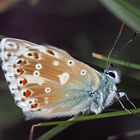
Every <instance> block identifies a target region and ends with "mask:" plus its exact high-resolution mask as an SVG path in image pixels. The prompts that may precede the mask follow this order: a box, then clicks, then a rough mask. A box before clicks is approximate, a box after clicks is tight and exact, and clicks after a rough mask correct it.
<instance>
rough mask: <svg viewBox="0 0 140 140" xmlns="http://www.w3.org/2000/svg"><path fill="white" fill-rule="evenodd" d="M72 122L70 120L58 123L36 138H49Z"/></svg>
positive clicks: (43, 139)
mask: <svg viewBox="0 0 140 140" xmlns="http://www.w3.org/2000/svg"><path fill="white" fill-rule="evenodd" d="M72 124H73V123H70V122H69V123H66V124H59V125H57V126H56V127H54V128H52V129H51V130H49V131H48V132H46V133H45V134H43V135H42V136H41V137H40V138H38V140H50V139H51V138H53V137H54V136H56V135H57V134H59V133H60V132H62V131H63V130H65V129H67V128H68V127H70V126H71V125H72Z"/></svg>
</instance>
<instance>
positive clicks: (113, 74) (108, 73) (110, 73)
mask: <svg viewBox="0 0 140 140" xmlns="http://www.w3.org/2000/svg"><path fill="white" fill-rule="evenodd" d="M106 74H107V75H109V76H111V77H112V78H114V79H115V78H116V75H115V73H114V72H113V71H109V72H106Z"/></svg>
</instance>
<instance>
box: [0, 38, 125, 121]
mask: <svg viewBox="0 0 140 140" xmlns="http://www.w3.org/2000/svg"><path fill="white" fill-rule="evenodd" d="M0 47H1V60H2V68H3V70H4V72H5V77H6V80H7V81H8V83H9V89H10V91H11V93H12V95H13V96H14V99H15V102H16V104H17V105H18V106H19V107H20V108H21V109H22V111H23V112H24V114H25V115H26V117H27V119H31V118H38V117H39V118H53V117H63V116H75V115H77V114H79V113H80V112H83V113H84V112H93V113H95V114H98V113H100V112H102V110H103V109H104V108H106V107H107V106H110V105H111V104H112V103H113V102H114V100H115V99H117V94H116V91H117V87H116V83H119V75H118V73H117V72H116V71H115V70H112V71H111V72H110V71H107V72H104V73H100V72H98V71H96V70H95V69H93V68H91V67H90V66H88V65H86V64H84V63H82V62H80V61H78V60H76V59H74V58H73V57H71V56H70V55H69V54H68V53H67V52H65V51H63V50H61V49H58V48H55V47H52V46H50V45H46V47H45V46H42V45H37V44H34V43H31V42H28V41H25V40H21V39H14V38H4V39H2V41H1V44H0ZM118 96H123V94H121V93H120V94H119V95H118Z"/></svg>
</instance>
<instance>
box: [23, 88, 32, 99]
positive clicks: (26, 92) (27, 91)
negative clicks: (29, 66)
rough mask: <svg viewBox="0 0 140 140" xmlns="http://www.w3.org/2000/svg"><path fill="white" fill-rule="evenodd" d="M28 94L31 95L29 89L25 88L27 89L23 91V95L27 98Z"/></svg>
mask: <svg viewBox="0 0 140 140" xmlns="http://www.w3.org/2000/svg"><path fill="white" fill-rule="evenodd" d="M30 95H31V91H30V90H28V89H27V90H26V91H25V92H24V96H25V97H26V98H27V97H29V96H30Z"/></svg>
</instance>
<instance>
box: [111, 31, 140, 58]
mask: <svg viewBox="0 0 140 140" xmlns="http://www.w3.org/2000/svg"><path fill="white" fill-rule="evenodd" d="M137 35H138V32H135V33H134V34H133V35H132V37H131V39H130V40H128V42H127V43H126V44H125V45H124V46H123V47H121V48H120V50H118V51H117V52H116V53H115V55H114V56H113V57H112V58H115V57H116V56H117V55H118V54H119V53H120V52H121V51H122V50H124V49H125V48H126V47H128V46H129V45H130V44H131V43H132V42H133V40H134V39H135V37H136V36H137Z"/></svg>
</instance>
